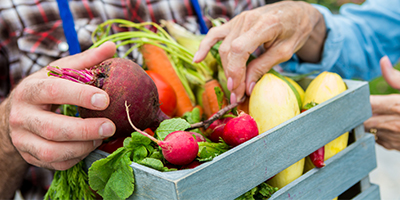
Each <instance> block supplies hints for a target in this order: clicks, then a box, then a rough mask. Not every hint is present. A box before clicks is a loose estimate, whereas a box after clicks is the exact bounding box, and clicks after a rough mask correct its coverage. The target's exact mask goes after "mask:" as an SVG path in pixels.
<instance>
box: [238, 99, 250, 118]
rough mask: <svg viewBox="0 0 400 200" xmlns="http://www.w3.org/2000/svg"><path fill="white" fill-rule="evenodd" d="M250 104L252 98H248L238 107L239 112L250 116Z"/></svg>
mask: <svg viewBox="0 0 400 200" xmlns="http://www.w3.org/2000/svg"><path fill="white" fill-rule="evenodd" d="M249 102H250V97H248V96H246V100H244V102H243V103H241V104H239V105H238V106H237V110H238V111H239V112H244V113H246V114H249Z"/></svg>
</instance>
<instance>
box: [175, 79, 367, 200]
mask: <svg viewBox="0 0 400 200" xmlns="http://www.w3.org/2000/svg"><path fill="white" fill-rule="evenodd" d="M353 86H354V87H353ZM353 86H352V85H351V84H350V87H349V90H348V91H346V92H344V93H342V94H341V95H338V96H337V97H335V98H333V99H331V100H330V101H329V102H327V103H323V104H320V106H318V107H315V109H311V110H309V112H308V113H303V114H301V115H299V116H296V117H295V118H293V119H291V120H288V121H287V122H285V123H283V124H281V125H278V126H277V127H275V128H273V129H271V130H270V131H267V132H266V133H263V134H261V135H259V136H258V137H256V138H253V139H252V140H250V141H248V142H246V143H244V144H242V145H239V146H237V147H235V148H234V149H232V150H230V151H228V152H226V153H224V154H222V155H220V156H218V157H217V158H216V159H214V161H211V163H210V164H209V165H208V166H207V167H206V168H199V169H198V170H196V171H195V172H194V173H193V174H191V175H190V176H185V177H183V178H182V179H180V180H179V181H178V182H177V190H178V198H179V199H192V198H196V197H200V198H201V199H202V198H204V199H213V198H216V197H217V198H218V199H233V198H236V197H238V196H240V195H241V194H243V193H245V192H247V191H248V190H250V189H252V188H253V187H255V186H257V185H258V184H260V183H261V182H263V181H265V180H267V179H268V178H270V177H272V176H273V175H275V174H276V173H278V172H280V171H281V170H283V169H285V168H287V167H288V166H290V165H291V164H293V163H295V162H297V161H298V160H299V159H301V158H304V157H305V156H307V155H309V154H310V153H311V152H313V151H315V150H316V149H318V148H319V147H321V146H323V145H325V144H326V143H328V142H330V141H332V140H333V139H335V138H336V137H338V136H340V135H341V134H342V133H344V132H345V131H350V130H351V129H353V128H355V127H356V126H358V125H360V124H362V123H363V121H365V120H366V119H368V118H369V117H370V116H371V106H370V103H369V88H368V84H360V85H357V84H355V85H353ZM327 113H329V114H327ZM266 114H267V113H266ZM305 130H307V131H305ZM226 183H229V184H226ZM204 191H207V192H204Z"/></svg>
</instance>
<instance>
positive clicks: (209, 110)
mask: <svg viewBox="0 0 400 200" xmlns="http://www.w3.org/2000/svg"><path fill="white" fill-rule="evenodd" d="M215 87H219V88H220V89H221V91H223V90H222V87H221V85H220V84H219V82H218V81H217V80H215V79H211V80H209V81H207V82H206V84H205V90H204V92H203V95H202V97H203V108H204V113H205V114H206V117H207V118H209V117H211V115H213V114H214V113H216V112H218V111H219V110H220V108H219V105H218V98H217V95H216V94H215V89H214V88H215ZM205 101H206V102H205ZM205 104H206V105H205ZM207 104H208V105H207ZM227 105H228V102H227V100H226V99H225V98H224V99H223V102H222V107H221V108H223V107H225V106H227Z"/></svg>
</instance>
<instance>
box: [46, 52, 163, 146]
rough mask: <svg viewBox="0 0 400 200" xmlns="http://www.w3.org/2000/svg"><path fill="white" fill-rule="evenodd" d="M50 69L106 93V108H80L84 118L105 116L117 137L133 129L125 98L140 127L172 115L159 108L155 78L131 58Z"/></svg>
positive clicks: (154, 125) (55, 74)
mask: <svg viewBox="0 0 400 200" xmlns="http://www.w3.org/2000/svg"><path fill="white" fill-rule="evenodd" d="M47 69H48V70H50V72H49V75H52V76H56V77H60V78H64V79H68V80H71V81H75V82H78V83H86V84H89V85H93V86H95V87H98V88H100V89H103V90H104V91H106V92H107V94H108V95H109V97H110V104H109V106H108V107H107V108H106V109H105V110H102V111H96V110H89V109H86V108H82V107H80V108H79V113H80V116H81V117H82V118H89V117H90V118H92V117H106V118H109V119H110V120H112V121H113V122H114V124H115V125H116V129H117V130H116V133H115V135H114V136H113V137H115V138H118V137H127V136H130V134H131V132H132V131H133V129H132V127H131V126H130V124H129V123H128V120H127V116H126V114H125V113H124V112H125V108H124V106H123V105H124V101H128V103H129V104H130V105H132V106H131V107H130V108H129V109H131V111H135V112H134V114H132V115H131V116H130V117H131V119H132V121H133V122H134V123H135V125H136V126H137V127H139V128H140V129H141V130H144V129H146V128H149V127H158V125H159V124H160V122H161V121H163V120H164V119H168V118H169V117H168V116H167V115H165V114H164V113H163V112H162V111H161V110H160V104H159V99H158V92H157V87H156V85H155V84H154V82H153V80H152V79H151V78H150V77H149V76H148V75H147V74H146V72H145V71H144V70H143V69H142V68H141V67H140V66H139V65H137V64H136V63H134V62H133V61H131V60H129V59H125V58H111V59H108V60H105V61H103V62H102V63H100V64H99V65H96V66H94V67H92V68H90V69H85V70H75V69H68V68H57V67H50V66H49V67H47Z"/></svg>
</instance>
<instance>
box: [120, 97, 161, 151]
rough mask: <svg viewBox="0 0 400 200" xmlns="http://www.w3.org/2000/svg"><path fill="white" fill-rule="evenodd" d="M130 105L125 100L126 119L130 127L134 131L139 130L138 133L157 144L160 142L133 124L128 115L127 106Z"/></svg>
mask: <svg viewBox="0 0 400 200" xmlns="http://www.w3.org/2000/svg"><path fill="white" fill-rule="evenodd" d="M130 106H131V105H128V102H127V101H125V108H126V114H127V115H128V121H129V124H130V125H131V126H132V128H133V129H135V131H137V132H139V133H140V134H142V135H144V136H146V137H148V138H149V139H150V140H152V141H153V142H155V143H157V144H159V143H160V141H159V140H157V139H156V138H154V137H153V136H151V135H149V134H147V133H146V132H144V131H142V130H140V129H138V128H136V126H135V125H133V123H132V120H131V117H130V116H129V107H130Z"/></svg>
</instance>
